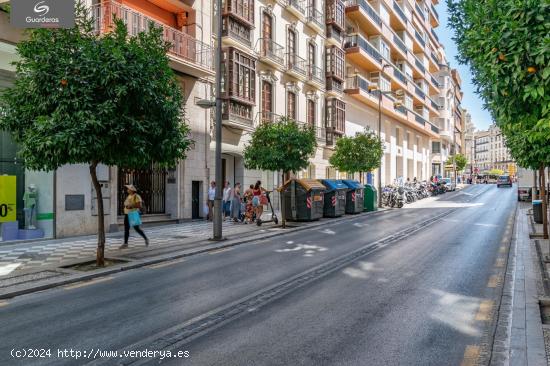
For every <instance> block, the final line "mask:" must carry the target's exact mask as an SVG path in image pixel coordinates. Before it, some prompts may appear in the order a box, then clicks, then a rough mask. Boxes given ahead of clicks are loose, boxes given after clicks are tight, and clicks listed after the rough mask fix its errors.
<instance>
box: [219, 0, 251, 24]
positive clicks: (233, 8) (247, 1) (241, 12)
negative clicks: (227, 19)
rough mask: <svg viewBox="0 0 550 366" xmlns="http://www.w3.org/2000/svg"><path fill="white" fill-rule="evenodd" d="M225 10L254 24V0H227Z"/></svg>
mask: <svg viewBox="0 0 550 366" xmlns="http://www.w3.org/2000/svg"><path fill="white" fill-rule="evenodd" d="M224 2H225V11H226V12H228V13H231V14H233V15H236V16H237V17H238V18H239V19H240V20H241V21H245V22H247V23H249V24H251V25H253V24H254V0H225V1H224Z"/></svg>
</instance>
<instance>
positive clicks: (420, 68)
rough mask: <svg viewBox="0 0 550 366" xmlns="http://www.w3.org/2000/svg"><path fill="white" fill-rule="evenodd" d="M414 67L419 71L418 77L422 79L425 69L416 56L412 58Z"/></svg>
mask: <svg viewBox="0 0 550 366" xmlns="http://www.w3.org/2000/svg"><path fill="white" fill-rule="evenodd" d="M414 65H415V66H416V67H417V68H418V69H419V70H420V76H422V77H424V75H425V74H426V67H425V66H424V64H423V63H422V62H421V61H420V60H419V59H418V57H416V56H415V57H414Z"/></svg>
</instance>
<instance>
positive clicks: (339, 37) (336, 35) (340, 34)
mask: <svg viewBox="0 0 550 366" xmlns="http://www.w3.org/2000/svg"><path fill="white" fill-rule="evenodd" d="M326 43H327V46H337V47H342V44H343V43H344V31H342V30H340V29H338V28H337V27H335V26H333V25H332V24H330V25H328V26H327V40H326Z"/></svg>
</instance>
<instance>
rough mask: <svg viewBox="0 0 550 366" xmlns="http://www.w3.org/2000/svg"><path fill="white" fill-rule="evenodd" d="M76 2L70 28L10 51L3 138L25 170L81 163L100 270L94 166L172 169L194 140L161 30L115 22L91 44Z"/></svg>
mask: <svg viewBox="0 0 550 366" xmlns="http://www.w3.org/2000/svg"><path fill="white" fill-rule="evenodd" d="M88 14H89V12H88V10H87V9H85V8H84V6H83V5H82V3H78V4H77V16H76V25H75V27H74V28H72V29H36V30H32V31H30V32H29V37H28V39H27V40H25V41H22V42H21V43H19V44H18V45H17V52H18V54H19V56H20V61H18V62H16V67H17V69H16V81H15V85H14V87H13V88H11V89H8V90H7V91H6V92H5V93H4V94H3V95H2V96H1V98H0V109H3V112H4V113H3V116H2V118H1V119H0V130H6V131H10V132H11V134H12V136H13V138H14V140H15V141H16V142H17V143H18V144H19V146H20V154H21V157H22V158H23V159H24V163H25V166H26V167H27V168H29V169H35V170H50V171H51V170H55V169H57V168H59V167H60V166H62V165H65V164H79V163H83V164H88V165H89V168H90V169H89V170H90V175H91V180H92V182H93V185H94V188H95V190H96V193H97V197H98V200H97V202H98V247H97V265H98V266H103V265H104V250H105V228H104V211H103V199H102V194H101V187H100V185H99V181H98V179H97V175H96V168H97V166H98V164H106V165H110V166H112V165H118V166H126V167H136V168H138V167H144V166H148V165H149V164H151V163H152V162H157V163H159V164H160V165H164V166H174V165H175V164H176V162H177V160H178V159H182V158H185V153H186V151H187V150H188V148H189V146H190V144H191V140H190V139H189V138H188V134H189V128H188V127H187V126H186V125H185V124H184V123H183V120H182V114H181V109H182V104H183V95H182V92H181V89H180V86H179V84H178V81H177V80H176V78H175V75H174V73H173V71H172V70H171V69H170V67H169V66H168V58H167V56H166V51H167V50H168V47H169V45H168V44H167V43H165V42H164V41H163V40H162V38H161V30H160V29H158V28H155V27H151V30H150V31H149V32H147V33H139V34H138V35H137V36H135V37H130V36H129V35H128V31H127V29H126V26H125V25H124V24H123V23H122V22H121V21H119V20H117V21H116V26H115V27H114V29H113V30H112V32H109V33H106V34H102V35H98V34H97V33H96V32H94V30H93V21H92V19H91V18H90V17H89V16H88Z"/></svg>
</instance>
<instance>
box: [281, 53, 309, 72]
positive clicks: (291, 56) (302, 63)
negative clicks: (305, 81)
mask: <svg viewBox="0 0 550 366" xmlns="http://www.w3.org/2000/svg"><path fill="white" fill-rule="evenodd" d="M285 58H286V67H287V71H290V72H294V73H297V74H300V75H302V76H306V75H307V64H306V60H305V59H303V58H302V57H300V56H298V55H297V54H295V53H286V54H285Z"/></svg>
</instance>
